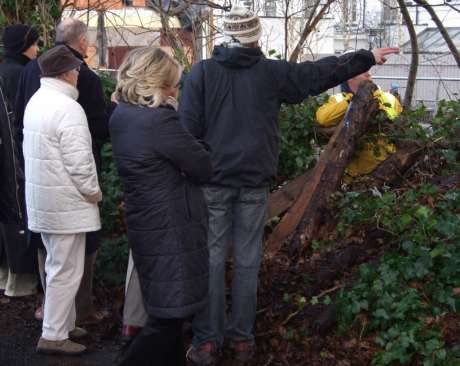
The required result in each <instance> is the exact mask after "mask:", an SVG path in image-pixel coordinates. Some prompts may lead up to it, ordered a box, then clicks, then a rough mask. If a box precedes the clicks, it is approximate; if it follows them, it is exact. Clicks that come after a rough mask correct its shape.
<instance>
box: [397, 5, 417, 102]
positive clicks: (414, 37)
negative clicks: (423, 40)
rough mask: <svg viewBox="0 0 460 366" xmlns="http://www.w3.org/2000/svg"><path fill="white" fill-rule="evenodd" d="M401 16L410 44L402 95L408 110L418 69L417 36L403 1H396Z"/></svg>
mask: <svg viewBox="0 0 460 366" xmlns="http://www.w3.org/2000/svg"><path fill="white" fill-rule="evenodd" d="M397 1H398V4H399V8H400V10H401V14H402V16H403V18H404V21H405V22H406V27H407V30H408V31H409V36H410V44H411V53H412V57H411V64H410V70H409V77H408V79H407V85H406V93H405V94H404V102H403V107H404V109H409V108H410V105H411V103H412V97H413V94H414V88H415V80H416V77H417V68H418V52H419V51H418V43H417V34H416V33H415V28H414V24H413V23H412V19H411V17H410V14H409V11H408V10H407V7H406V4H405V2H404V0H397Z"/></svg>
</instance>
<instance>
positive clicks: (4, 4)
mask: <svg viewBox="0 0 460 366" xmlns="http://www.w3.org/2000/svg"><path fill="white" fill-rule="evenodd" d="M61 13H62V8H61V2H60V1H59V0H40V1H36V0H1V5H0V33H1V32H2V30H3V28H4V27H6V26H8V25H12V24H17V23H22V24H27V25H30V26H33V27H35V28H36V29H37V30H38V31H39V33H40V36H41V39H42V40H43V42H44V45H45V47H46V48H49V47H50V46H51V44H52V43H53V32H54V28H55V26H56V24H57V22H58V21H59V19H60V18H61Z"/></svg>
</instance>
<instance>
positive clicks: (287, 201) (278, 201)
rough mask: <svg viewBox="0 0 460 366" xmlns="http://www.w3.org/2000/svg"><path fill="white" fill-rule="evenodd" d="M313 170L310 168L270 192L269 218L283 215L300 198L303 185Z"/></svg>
mask: <svg viewBox="0 0 460 366" xmlns="http://www.w3.org/2000/svg"><path fill="white" fill-rule="evenodd" d="M311 172H312V171H311V170H309V171H308V172H306V173H304V174H302V175H301V176H299V177H297V178H295V179H294V180H292V181H291V182H289V183H287V184H286V185H284V186H283V187H281V188H280V189H278V190H277V191H275V192H273V193H272V194H270V197H269V199H268V219H272V218H273V217H276V216H279V215H281V214H282V213H284V212H285V211H286V210H288V209H289V208H290V207H291V206H292V205H293V204H294V202H295V201H296V200H297V198H299V195H300V193H301V192H302V188H303V186H304V185H305V184H306V183H307V181H308V179H309V177H310V176H311Z"/></svg>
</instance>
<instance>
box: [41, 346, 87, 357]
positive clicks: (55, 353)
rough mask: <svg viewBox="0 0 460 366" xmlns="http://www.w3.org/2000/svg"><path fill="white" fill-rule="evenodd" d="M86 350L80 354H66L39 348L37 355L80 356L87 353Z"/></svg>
mask: <svg viewBox="0 0 460 366" xmlns="http://www.w3.org/2000/svg"><path fill="white" fill-rule="evenodd" d="M85 352H86V349H84V350H83V351H80V352H66V351H60V350H54V349H44V348H37V353H40V354H43V355H63V356H80V355H81V354H83V353H85Z"/></svg>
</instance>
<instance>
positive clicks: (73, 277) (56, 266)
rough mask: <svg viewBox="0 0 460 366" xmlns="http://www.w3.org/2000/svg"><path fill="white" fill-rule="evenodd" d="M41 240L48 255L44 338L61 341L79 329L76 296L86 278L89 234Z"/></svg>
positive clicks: (45, 237)
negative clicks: (84, 273)
mask: <svg viewBox="0 0 460 366" xmlns="http://www.w3.org/2000/svg"><path fill="white" fill-rule="evenodd" d="M41 236H42V240H43V244H44V245H45V248H46V253H47V254H46V262H45V272H46V293H45V308H44V314H43V330H42V337H43V338H45V339H47V340H50V341H61V340H64V339H67V338H69V332H70V331H71V330H73V329H74V328H75V318H76V313H75V296H76V294H77V291H78V288H79V287H80V281H81V277H82V276H83V269H84V264H85V241H86V234H85V233H79V234H62V235H61V234H45V233H42V234H41Z"/></svg>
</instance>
